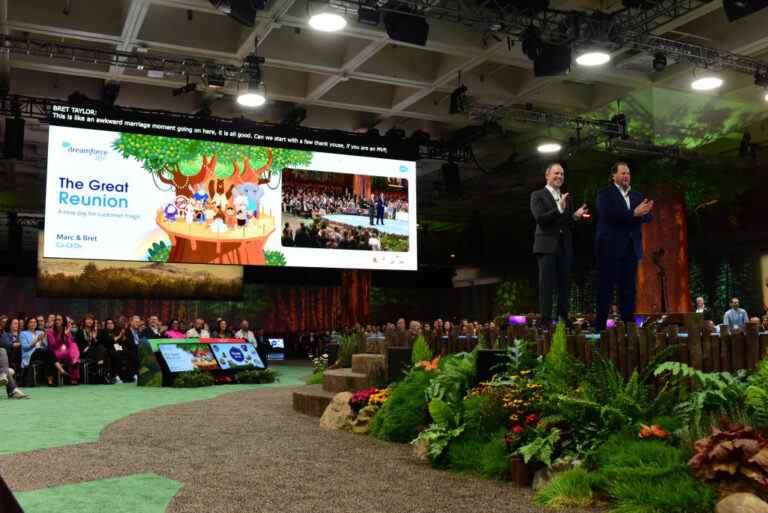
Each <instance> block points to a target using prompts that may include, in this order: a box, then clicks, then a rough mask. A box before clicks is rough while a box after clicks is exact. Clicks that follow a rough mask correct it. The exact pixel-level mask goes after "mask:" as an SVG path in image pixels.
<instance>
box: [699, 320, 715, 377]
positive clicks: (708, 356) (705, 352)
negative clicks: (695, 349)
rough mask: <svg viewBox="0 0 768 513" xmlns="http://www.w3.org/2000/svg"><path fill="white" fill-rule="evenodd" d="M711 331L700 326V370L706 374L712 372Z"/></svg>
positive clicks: (707, 327) (704, 326)
mask: <svg viewBox="0 0 768 513" xmlns="http://www.w3.org/2000/svg"><path fill="white" fill-rule="evenodd" d="M712 338H713V337H712V330H711V329H710V328H709V326H706V325H702V329H701V368H702V370H704V371H706V372H712V371H713V370H714V368H713V366H712V351H713V349H712Z"/></svg>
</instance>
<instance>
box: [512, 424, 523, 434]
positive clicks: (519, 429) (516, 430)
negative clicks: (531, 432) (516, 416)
mask: <svg viewBox="0 0 768 513" xmlns="http://www.w3.org/2000/svg"><path fill="white" fill-rule="evenodd" d="M512 432H513V433H515V434H517V435H519V434H520V433H522V432H523V426H521V425H520V424H518V425H517V426H515V427H513V428H512Z"/></svg>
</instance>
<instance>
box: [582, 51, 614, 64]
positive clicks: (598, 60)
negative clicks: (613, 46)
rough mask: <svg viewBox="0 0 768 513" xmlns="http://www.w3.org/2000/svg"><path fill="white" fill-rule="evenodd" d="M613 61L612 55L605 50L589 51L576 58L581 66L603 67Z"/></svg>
mask: <svg viewBox="0 0 768 513" xmlns="http://www.w3.org/2000/svg"><path fill="white" fill-rule="evenodd" d="M610 60H611V55H610V54H609V53H608V52H605V51H603V50H596V49H589V50H584V51H582V52H581V53H580V54H579V55H578V56H577V57H576V64H578V65H579V66H602V65H603V64H606V63H608V62H609V61H610Z"/></svg>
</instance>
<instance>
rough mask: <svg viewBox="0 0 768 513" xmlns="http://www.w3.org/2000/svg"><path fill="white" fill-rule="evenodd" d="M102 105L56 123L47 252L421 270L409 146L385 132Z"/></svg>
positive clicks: (51, 154) (116, 257)
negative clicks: (181, 119) (178, 116)
mask: <svg viewBox="0 0 768 513" xmlns="http://www.w3.org/2000/svg"><path fill="white" fill-rule="evenodd" d="M100 115H101V114H99V113H96V114H95V116H94V117H93V118H88V119H89V120H90V119H93V122H91V123H85V122H82V123H79V124H78V123H75V122H74V121H70V120H62V119H61V118H62V117H63V118H66V115H65V114H58V115H57V119H53V120H52V126H51V127H50V131H49V141H48V171H47V184H46V186H47V187H46V211H45V226H46V230H45V243H44V256H45V257H46V258H80V259H89V260H129V261H139V262H147V261H152V262H160V263H162V262H168V263H198V264H200V263H205V264H235V265H265V266H295V267H330V268H350V269H354V268H359V269H391V270H415V269H416V268H417V262H418V260H417V252H416V213H415V211H414V210H415V206H416V191H415V183H416V180H415V178H416V163H415V156H410V157H409V159H405V158H404V156H405V155H406V153H405V152H400V151H398V150H395V149H391V148H390V147H387V146H386V141H385V143H382V144H385V145H384V146H382V147H374V146H360V145H358V144H356V143H355V144H352V143H350V142H347V141H346V139H339V140H338V141H336V142H334V141H333V140H331V142H328V141H327V140H323V139H322V138H321V137H320V136H317V137H316V138H314V139H312V140H307V139H306V138H300V137H293V136H292V134H291V133H290V132H286V133H285V134H283V135H282V136H281V135H280V134H279V133H278V134H277V135H275V134H274V133H273V134H271V135H269V136H265V135H263V134H260V133H258V132H254V131H251V132H247V133H245V134H243V133H239V132H238V133H237V137H227V134H229V133H230V132H227V131H222V130H221V129H218V130H217V129H216V127H215V126H213V127H211V128H195V129H194V130H193V129H192V128H189V129H188V130H181V128H182V127H178V126H166V125H158V124H156V123H146V124H139V123H137V122H131V121H128V120H125V119H118V118H115V119H107V120H106V121H105V120H104V119H102V118H101V117H99V116H100ZM107 121H108V122H109V125H108V126H101V125H99V123H100V122H101V123H102V125H103V124H105V123H106V122H107ZM73 125H77V126H73ZM93 126H98V129H93V128H91V127H93ZM115 126H120V127H121V129H120V131H116V130H114V127H115ZM137 126H140V127H142V129H141V130H142V131H140V130H139V128H135V127H137ZM155 126H159V128H158V129H157V130H156V131H155V129H154V128H152V127H155ZM147 127H150V128H147ZM105 128H113V129H112V130H107V129H105ZM161 128H162V129H164V130H165V131H162V130H161ZM254 130H255V129H254ZM281 130H283V129H281ZM284 130H286V131H290V130H291V129H289V128H285V129H284ZM139 132H141V133H139ZM179 132H181V133H180V134H179ZM161 133H163V134H165V133H170V134H172V136H171V135H159V134H161ZM232 133H234V132H232ZM207 134H224V135H222V136H214V135H211V136H210V140H209V136H208V135H207ZM328 137H331V136H328ZM338 137H351V136H338ZM242 139H246V141H242ZM378 139H381V140H385V139H384V138H378ZM230 141H237V142H230ZM256 141H259V142H258V143H257V142H256ZM266 142H269V144H268V145H267V144H266ZM305 143H306V144H305ZM346 148H349V150H347V149H346ZM392 148H395V147H394V146H393V147H392ZM322 150H325V151H322ZM373 155H382V157H379V156H373ZM407 155H411V153H408V154H407ZM414 155H415V154H414ZM384 156H386V157H391V158H384Z"/></svg>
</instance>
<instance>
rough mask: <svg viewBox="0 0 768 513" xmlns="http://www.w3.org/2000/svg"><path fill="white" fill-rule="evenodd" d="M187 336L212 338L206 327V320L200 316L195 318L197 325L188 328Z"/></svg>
mask: <svg viewBox="0 0 768 513" xmlns="http://www.w3.org/2000/svg"><path fill="white" fill-rule="evenodd" d="M187 336H188V337H190V338H210V337H211V334H210V333H209V332H208V330H207V329H206V327H205V320H204V319H200V318H199V317H198V318H197V319H195V325H194V326H193V327H192V328H190V329H188V330H187Z"/></svg>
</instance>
